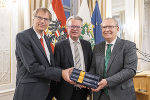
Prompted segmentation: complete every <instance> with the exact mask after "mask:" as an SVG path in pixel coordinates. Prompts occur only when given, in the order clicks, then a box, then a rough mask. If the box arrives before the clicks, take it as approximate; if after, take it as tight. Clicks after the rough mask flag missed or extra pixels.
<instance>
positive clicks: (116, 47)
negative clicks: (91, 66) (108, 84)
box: [107, 38, 121, 71]
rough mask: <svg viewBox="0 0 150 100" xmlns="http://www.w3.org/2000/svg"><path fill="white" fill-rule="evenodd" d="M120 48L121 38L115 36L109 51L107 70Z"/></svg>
mask: <svg viewBox="0 0 150 100" xmlns="http://www.w3.org/2000/svg"><path fill="white" fill-rule="evenodd" d="M120 48H121V40H120V39H119V38H117V40H116V43H115V45H114V48H113V51H112V53H111V57H110V59H109V62H108V67H107V71H108V70H109V68H110V65H111V63H112V62H113V60H114V58H115V56H116V54H117V53H118V52H119V51H120Z"/></svg>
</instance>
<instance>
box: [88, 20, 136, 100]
mask: <svg viewBox="0 0 150 100" xmlns="http://www.w3.org/2000/svg"><path fill="white" fill-rule="evenodd" d="M101 27H102V35H103V37H104V39H105V41H104V42H101V43H99V44H97V45H95V47H94V50H93V59H92V66H91V69H90V72H92V73H94V74H99V75H100V76H101V77H102V80H101V81H100V82H99V84H98V85H99V86H98V88H97V89H92V91H94V100H136V95H135V91H134V85H133V77H134V75H135V74H136V69H137V54H136V45H135V43H133V42H131V41H128V40H123V39H120V38H119V37H117V33H118V31H119V26H118V23H117V21H116V20H115V19H113V18H106V19H105V20H104V21H103V22H102V24H101Z"/></svg>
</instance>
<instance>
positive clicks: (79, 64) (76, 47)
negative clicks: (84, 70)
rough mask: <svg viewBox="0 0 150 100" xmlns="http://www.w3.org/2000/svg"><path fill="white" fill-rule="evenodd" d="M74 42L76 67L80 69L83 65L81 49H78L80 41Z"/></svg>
mask: <svg viewBox="0 0 150 100" xmlns="http://www.w3.org/2000/svg"><path fill="white" fill-rule="evenodd" d="M73 44H74V53H75V58H74V60H75V68H77V69H80V66H81V61H80V54H79V49H78V45H77V44H78V42H73Z"/></svg>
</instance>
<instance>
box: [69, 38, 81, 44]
mask: <svg viewBox="0 0 150 100" xmlns="http://www.w3.org/2000/svg"><path fill="white" fill-rule="evenodd" d="M69 41H70V43H71V44H73V42H75V41H73V40H72V39H71V38H70V37H69ZM77 42H78V43H80V40H79V38H78V40H77Z"/></svg>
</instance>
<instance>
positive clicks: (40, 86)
mask: <svg viewBox="0 0 150 100" xmlns="http://www.w3.org/2000/svg"><path fill="white" fill-rule="evenodd" d="M50 21H51V14H50V12H49V10H48V9H46V8H39V9H37V10H35V11H34V13H33V27H31V28H29V29H27V30H24V31H23V32H20V33H18V34H17V36H16V59H17V76H16V90H15V94H14V100H46V97H47V95H48V90H49V85H50V81H51V80H56V81H59V80H60V79H61V76H62V78H63V79H64V80H66V81H68V82H72V81H71V80H70V79H69V73H70V71H71V68H70V69H66V70H61V69H58V68H55V67H54V66H55V64H54V58H53V54H52V51H51V47H50V43H49V41H48V38H47V37H46V36H45V35H44V30H45V29H46V28H47V27H48V25H49V22H50Z"/></svg>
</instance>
